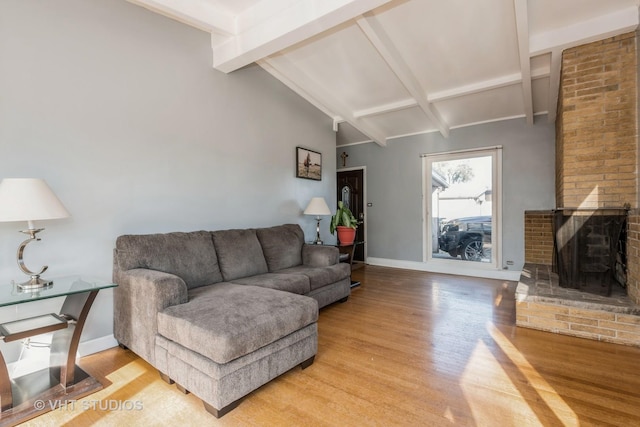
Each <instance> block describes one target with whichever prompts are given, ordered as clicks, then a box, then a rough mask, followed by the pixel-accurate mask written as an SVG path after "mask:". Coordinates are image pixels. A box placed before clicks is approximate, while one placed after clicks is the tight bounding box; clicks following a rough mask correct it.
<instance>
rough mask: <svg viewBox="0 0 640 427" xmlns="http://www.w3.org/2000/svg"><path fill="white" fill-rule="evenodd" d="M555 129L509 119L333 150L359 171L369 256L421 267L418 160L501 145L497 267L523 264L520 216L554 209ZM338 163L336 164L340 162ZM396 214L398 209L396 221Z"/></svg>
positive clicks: (543, 121)
mask: <svg viewBox="0 0 640 427" xmlns="http://www.w3.org/2000/svg"><path fill="white" fill-rule="evenodd" d="M554 138H555V130H554V126H553V124H549V123H548V122H547V118H546V116H543V117H539V118H536V122H535V125H533V126H529V125H527V124H526V122H525V120H524V119H513V120H507V121H502V122H496V123H489V124H483V125H477V126H471V127H465V128H460V129H454V130H452V131H451V133H450V136H449V138H446V139H445V138H444V137H442V136H441V135H440V133H428V134H421V135H414V136H409V137H403V138H397V139H392V140H390V141H389V142H388V145H387V146H386V147H380V146H378V145H377V144H374V143H366V144H358V145H349V146H342V147H338V148H337V150H336V158H338V157H337V156H339V155H340V154H341V153H342V152H343V151H346V152H347V154H348V155H349V157H348V163H347V166H348V167H356V166H366V168H367V182H366V185H367V189H366V191H367V202H370V203H372V204H373V206H372V207H369V208H367V227H368V229H367V245H368V246H367V250H368V256H369V257H373V258H383V259H387V260H402V261H413V262H422V260H423V254H422V252H423V233H422V230H423V227H422V217H423V212H422V210H423V207H422V206H423V205H422V159H421V158H420V154H421V153H441V152H448V151H456V150H463V149H470V148H480V147H491V146H496V145H501V146H503V153H502V166H503V187H502V189H503V212H502V214H503V217H502V224H503V263H504V262H505V261H506V260H513V261H514V266H513V267H509V268H510V269H512V270H513V269H515V270H519V269H521V268H522V266H523V264H524V211H525V210H531V209H552V208H554V207H555V172H554V170H555V160H554V159H555V151H554V147H555V142H554ZM340 164H341V163H340ZM397 209H400V210H401V212H402V213H401V214H400V215H398V214H397V213H396V212H397Z"/></svg>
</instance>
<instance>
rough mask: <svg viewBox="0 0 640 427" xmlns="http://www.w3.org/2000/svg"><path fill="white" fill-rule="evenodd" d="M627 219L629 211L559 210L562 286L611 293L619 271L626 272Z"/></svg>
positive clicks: (556, 217)
mask: <svg viewBox="0 0 640 427" xmlns="http://www.w3.org/2000/svg"><path fill="white" fill-rule="evenodd" d="M626 219H627V211H626V210H625V209H595V210H579V209H559V210H556V211H555V213H554V233H555V242H554V243H555V257H554V271H555V272H556V273H557V274H558V279H559V284H560V286H562V287H565V288H576V289H580V290H582V291H584V292H591V293H595V294H599V295H607V296H608V295H610V294H611V287H612V285H613V284H614V282H617V281H618V280H619V277H620V274H616V272H620V271H624V270H625V268H624V264H625V262H626V261H625V260H626V254H625V253H624V252H625V247H626V244H625V243H626V242H625V241H624V240H625V237H624V235H625V233H624V231H626ZM616 277H618V279H616ZM620 284H621V285H623V286H624V283H620Z"/></svg>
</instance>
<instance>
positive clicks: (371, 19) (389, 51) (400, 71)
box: [356, 13, 449, 138]
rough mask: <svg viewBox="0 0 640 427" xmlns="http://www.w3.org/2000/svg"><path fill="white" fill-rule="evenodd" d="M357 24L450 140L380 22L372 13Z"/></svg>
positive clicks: (447, 130) (442, 122)
mask: <svg viewBox="0 0 640 427" xmlns="http://www.w3.org/2000/svg"><path fill="white" fill-rule="evenodd" d="M356 23H357V24H358V26H359V27H360V29H361V30H362V32H363V33H364V34H365V35H366V36H367V38H368V39H369V41H370V42H371V44H372V45H373V47H374V48H375V49H376V50H377V51H378V53H379V54H380V56H382V58H383V59H384V60H385V62H386V63H387V65H389V67H390V68H391V70H392V71H393V73H394V74H395V75H396V76H397V77H398V79H399V80H400V82H401V83H402V85H403V86H404V87H405V89H406V90H407V91H408V92H409V94H410V95H411V96H412V97H413V98H414V99H415V100H416V102H417V103H418V106H420V108H421V109H422V111H424V113H425V114H426V115H427V117H428V118H429V119H430V120H431V121H432V122H433V124H434V125H435V126H436V128H437V129H438V130H439V131H440V133H441V134H442V136H444V137H445V138H448V137H449V126H448V125H447V124H446V123H445V121H444V120H443V119H442V117H441V116H440V113H439V112H438V110H437V109H436V108H435V106H434V105H433V104H432V103H431V102H429V100H428V99H427V96H426V95H425V91H424V89H423V88H422V86H421V85H420V82H419V81H418V79H417V78H416V76H415V74H414V73H413V71H411V69H410V68H409V66H408V65H407V63H406V61H405V60H404V59H403V58H402V55H401V54H400V52H398V49H397V48H396V46H395V45H394V43H393V41H391V39H390V38H389V36H388V35H387V33H386V31H385V30H384V29H383V28H382V25H381V24H380V22H378V20H377V19H376V18H375V16H373V15H372V14H371V13H367V14H366V15H363V16H361V17H360V18H358V19H356Z"/></svg>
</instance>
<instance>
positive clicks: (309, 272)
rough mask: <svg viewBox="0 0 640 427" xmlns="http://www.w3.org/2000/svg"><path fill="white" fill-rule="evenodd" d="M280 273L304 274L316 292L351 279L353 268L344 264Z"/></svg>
mask: <svg viewBox="0 0 640 427" xmlns="http://www.w3.org/2000/svg"><path fill="white" fill-rule="evenodd" d="M278 273H282V274H304V275H305V276H307V277H308V278H309V285H311V290H314V289H318V288H321V287H323V286H327V285H330V284H332V283H335V282H339V281H340V280H342V279H345V278H347V277H350V276H351V266H350V265H349V264H347V263H344V262H341V263H339V264H334V265H330V266H328V267H307V266H303V265H300V266H297V267H291V268H286V269H284V270H280V271H279V272H278Z"/></svg>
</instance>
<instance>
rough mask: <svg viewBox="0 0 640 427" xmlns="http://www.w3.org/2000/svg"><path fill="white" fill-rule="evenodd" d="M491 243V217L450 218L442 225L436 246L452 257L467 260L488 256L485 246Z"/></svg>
mask: <svg viewBox="0 0 640 427" xmlns="http://www.w3.org/2000/svg"><path fill="white" fill-rule="evenodd" d="M490 243H491V217H490V216H474V217H466V218H457V219H452V220H450V221H448V222H446V223H444V224H443V225H442V230H441V232H440V236H439V237H438V247H439V249H440V250H441V251H444V252H447V253H448V254H449V255H451V256H452V257H458V255H459V256H460V257H461V258H462V259H464V260H469V261H481V260H482V259H483V258H484V259H487V258H490V255H489V254H488V253H487V250H486V248H485V246H487V244H490Z"/></svg>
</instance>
